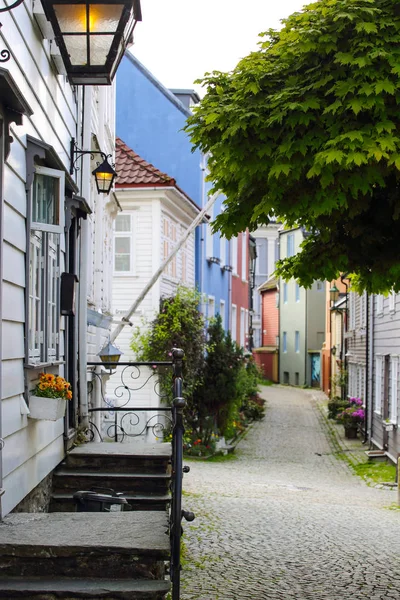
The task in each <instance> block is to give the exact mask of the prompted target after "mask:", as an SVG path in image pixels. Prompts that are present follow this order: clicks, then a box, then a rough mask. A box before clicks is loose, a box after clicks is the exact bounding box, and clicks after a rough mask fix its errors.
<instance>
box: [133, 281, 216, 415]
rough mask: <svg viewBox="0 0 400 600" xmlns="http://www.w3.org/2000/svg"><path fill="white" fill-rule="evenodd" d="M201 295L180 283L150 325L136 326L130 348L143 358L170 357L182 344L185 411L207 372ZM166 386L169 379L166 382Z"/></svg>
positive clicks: (162, 304) (190, 406)
mask: <svg viewBox="0 0 400 600" xmlns="http://www.w3.org/2000/svg"><path fill="white" fill-rule="evenodd" d="M199 302H200V295H199V294H198V292H196V291H195V290H191V289H189V288H185V287H179V288H178V289H177V292H176V294H175V296H171V297H168V298H163V299H162V300H161V304H160V312H159V313H158V315H157V316H156V318H155V319H154V320H153V321H152V322H151V323H150V325H149V326H143V327H141V328H137V329H136V330H135V332H134V334H133V338H132V342H131V348H132V350H133V351H134V352H135V354H136V357H137V359H138V360H139V361H140V360H142V361H146V362H147V361H149V362H151V361H153V360H154V361H157V360H159V361H162V360H170V359H171V349H172V348H182V350H183V351H184V353H185V357H184V371H183V375H184V382H185V385H184V394H185V397H186V399H187V401H188V407H187V410H186V412H188V413H189V412H190V410H192V401H193V394H194V391H195V389H196V388H197V387H199V386H200V385H201V384H202V380H203V372H204V347H205V339H204V319H203V315H202V314H201V313H200V312H199ZM164 385H166V386H167V387H170V386H169V383H168V382H167V383H165V384H164Z"/></svg>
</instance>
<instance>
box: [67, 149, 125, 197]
mask: <svg viewBox="0 0 400 600" xmlns="http://www.w3.org/2000/svg"><path fill="white" fill-rule="evenodd" d="M84 154H90V156H91V158H92V159H93V158H94V155H95V154H100V156H101V158H102V159H103V162H102V163H101V164H100V165H98V166H97V167H96V168H95V169H94V170H93V171H92V175H94V178H95V181H96V188H97V192H98V193H99V194H109V193H110V191H111V188H112V184H113V183H114V179H115V177H116V175H117V173H116V171H115V170H114V169H113V167H112V166H111V165H110V163H109V162H108V159H109V158H111V156H112V155H111V154H108V155H107V154H105V152H101V151H100V150H80V149H79V148H78V147H77V145H76V143H75V139H74V138H72V140H71V165H70V170H69V172H70V173H71V175H72V174H73V172H74V168H75V163H76V161H77V160H79V159H80V158H81V157H82V156H83V155H84Z"/></svg>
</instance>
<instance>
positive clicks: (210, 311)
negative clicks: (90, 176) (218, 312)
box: [207, 296, 215, 323]
mask: <svg viewBox="0 0 400 600" xmlns="http://www.w3.org/2000/svg"><path fill="white" fill-rule="evenodd" d="M207 304H208V306H207V319H208V323H210V321H211V319H213V318H214V317H215V296H208V303H207Z"/></svg>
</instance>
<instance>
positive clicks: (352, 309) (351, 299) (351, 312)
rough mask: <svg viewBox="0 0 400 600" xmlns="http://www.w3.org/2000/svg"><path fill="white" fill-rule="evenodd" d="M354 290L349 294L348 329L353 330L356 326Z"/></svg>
mask: <svg viewBox="0 0 400 600" xmlns="http://www.w3.org/2000/svg"><path fill="white" fill-rule="evenodd" d="M355 300H356V298H355V292H350V294H349V330H350V331H354V329H355V328H356V302H355Z"/></svg>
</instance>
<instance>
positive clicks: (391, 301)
mask: <svg viewBox="0 0 400 600" xmlns="http://www.w3.org/2000/svg"><path fill="white" fill-rule="evenodd" d="M389 310H390V312H395V310H396V292H390V294H389Z"/></svg>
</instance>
